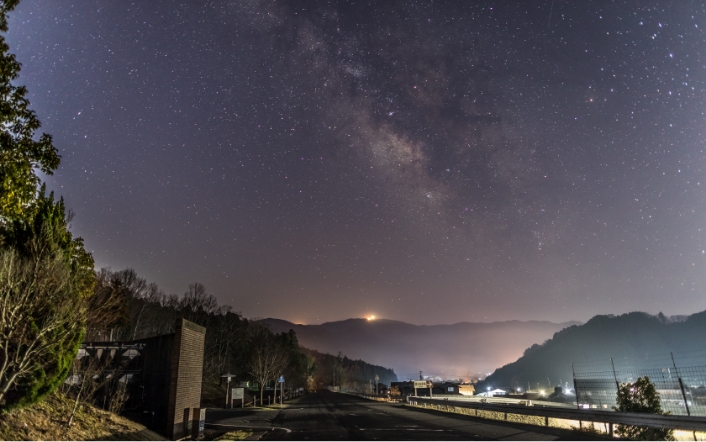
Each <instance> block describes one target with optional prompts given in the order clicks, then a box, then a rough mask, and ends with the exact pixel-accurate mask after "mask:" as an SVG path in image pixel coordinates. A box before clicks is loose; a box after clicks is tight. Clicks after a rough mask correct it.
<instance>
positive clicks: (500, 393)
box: [476, 388, 507, 397]
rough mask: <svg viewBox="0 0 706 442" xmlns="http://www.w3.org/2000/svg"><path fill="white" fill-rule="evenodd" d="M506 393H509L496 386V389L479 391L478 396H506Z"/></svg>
mask: <svg viewBox="0 0 706 442" xmlns="http://www.w3.org/2000/svg"><path fill="white" fill-rule="evenodd" d="M506 394H507V391H506V390H501V389H499V388H496V389H495V390H488V391H482V392H480V393H478V394H477V395H476V396H483V397H494V396H505V395H506Z"/></svg>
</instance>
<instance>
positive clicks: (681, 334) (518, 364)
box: [487, 311, 706, 388]
mask: <svg viewBox="0 0 706 442" xmlns="http://www.w3.org/2000/svg"><path fill="white" fill-rule="evenodd" d="M704 336H706V311H704V312H701V313H695V314H693V315H690V316H672V317H671V318H667V317H665V316H664V315H662V314H661V313H660V314H659V315H656V316H652V315H649V314H647V313H642V312H633V313H627V314H624V315H620V316H612V315H609V316H595V317H593V318H592V319H591V320H589V321H588V322H586V323H585V324H583V325H575V326H572V327H569V328H566V329H564V330H561V331H559V332H557V333H556V334H554V337H553V338H552V339H550V340H548V341H547V342H545V343H544V344H542V345H533V346H531V347H530V348H528V349H527V350H525V353H524V356H522V357H521V358H519V359H518V360H517V361H515V362H513V363H511V364H507V365H505V366H504V367H502V368H499V369H497V370H496V371H495V372H494V373H493V374H492V375H491V376H489V377H488V378H487V383H488V384H490V385H494V386H499V387H511V388H515V387H525V385H526V384H527V382H529V383H530V384H531V386H532V388H534V387H535V385H536V383H540V384H541V385H546V384H549V383H550V382H551V384H553V385H557V384H558V383H559V382H560V381H561V383H562V384H564V383H565V382H568V383H569V384H568V385H569V386H571V384H572V380H573V378H572V372H571V364H572V362H573V363H574V364H575V368H576V370H577V371H581V372H597V371H610V370H612V365H611V358H613V363H614V364H615V367H616V370H621V369H623V368H657V367H667V368H668V367H671V366H672V364H673V362H672V355H671V354H670V353H672V354H673V355H674V358H675V362H676V364H677V366H689V365H706V358H704V356H705V355H706V352H705V350H706V347H704V343H703V342H704Z"/></svg>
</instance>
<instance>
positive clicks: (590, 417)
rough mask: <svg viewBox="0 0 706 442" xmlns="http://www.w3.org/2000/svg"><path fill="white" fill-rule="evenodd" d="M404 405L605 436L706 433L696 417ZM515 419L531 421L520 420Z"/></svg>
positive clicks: (427, 402) (417, 400)
mask: <svg viewBox="0 0 706 442" xmlns="http://www.w3.org/2000/svg"><path fill="white" fill-rule="evenodd" d="M407 403H408V404H409V405H412V406H417V407H421V406H423V407H424V408H430V409H435V410H439V411H445V412H452V413H461V414H465V415H470V416H476V417H481V418H488V419H494V420H503V421H508V422H518V423H530V424H534V425H544V426H549V424H550V419H564V420H569V421H577V422H578V423H579V427H582V425H583V423H584V422H585V423H596V424H607V427H608V428H607V430H608V431H607V432H608V434H610V435H613V427H614V425H631V426H637V427H645V428H665V429H674V430H686V431H706V419H704V418H703V417H697V416H668V415H660V414H643V413H617V412H614V411H602V410H596V409H589V410H579V409H570V408H562V407H549V406H546V407H537V406H534V405H519V404H518V405H514V404H498V403H483V402H475V401H473V402H471V401H456V400H449V399H431V398H428V397H415V396H410V397H408V398H407ZM518 416H525V417H533V419H521V418H518Z"/></svg>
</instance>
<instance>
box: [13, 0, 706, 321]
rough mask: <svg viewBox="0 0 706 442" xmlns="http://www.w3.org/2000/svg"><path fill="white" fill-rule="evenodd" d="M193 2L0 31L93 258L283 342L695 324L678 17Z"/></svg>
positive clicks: (698, 82)
mask: <svg viewBox="0 0 706 442" xmlns="http://www.w3.org/2000/svg"><path fill="white" fill-rule="evenodd" d="M200 3H201V2H189V3H183V4H179V3H176V2H166V1H151V2H140V3H135V4H127V3H125V2H118V3H115V2H108V1H103V0H100V1H96V0H91V1H88V0H85V1H76V2H68V1H67V2H55V3H51V4H42V3H40V2H39V1H38V0H23V2H22V3H21V5H20V7H19V8H18V10H17V11H16V12H15V13H14V15H13V16H12V19H11V22H10V33H9V39H8V40H9V43H10V45H11V48H12V50H13V51H14V52H15V53H16V54H17V56H18V59H19V60H20V61H21V62H22V63H23V71H22V77H21V78H20V82H21V83H22V84H25V85H27V87H28V88H29V91H30V94H31V96H30V99H31V101H32V103H33V108H34V109H35V110H36V111H37V113H38V115H39V117H40V119H41V120H42V121H43V123H44V126H43V129H44V130H46V131H47V132H49V133H52V134H53V135H54V136H55V140H56V145H57V147H58V148H59V149H60V152H61V153H62V156H63V162H62V166H61V168H60V170H59V171H58V172H57V174H56V175H55V176H54V177H51V178H50V180H49V182H50V184H51V186H52V187H53V188H54V189H56V190H57V191H58V192H60V193H61V194H63V195H64V196H65V198H66V199H67V203H68V205H69V206H70V207H72V208H73V209H74V210H75V212H76V218H75V221H74V230H75V231H76V232H77V233H78V234H80V235H82V236H83V237H84V239H85V241H86V245H87V246H88V248H89V249H91V250H92V251H93V253H94V256H95V258H96V261H97V264H98V265H100V266H110V267H112V268H113V269H119V268H123V267H133V268H135V269H136V271H137V272H138V273H139V274H141V275H143V276H145V277H147V278H148V279H149V280H151V281H154V282H157V283H158V284H159V285H160V286H161V287H163V288H164V289H165V290H167V291H170V292H176V293H180V292H183V291H184V290H185V289H186V286H187V285H188V284H189V283H190V282H193V281H199V282H201V283H203V284H205V285H206V287H207V288H208V289H209V290H210V291H211V292H213V293H214V294H215V295H216V296H218V298H219V300H220V301H221V302H222V303H225V304H230V305H232V306H233V307H234V308H235V309H236V310H240V311H242V312H243V313H244V314H245V315H246V316H257V317H266V316H274V317H280V318H284V319H289V320H293V321H298V322H306V323H318V322H322V321H327V320H335V319H342V318H346V317H351V316H354V317H355V316H364V315H367V314H376V315H377V316H380V317H387V318H393V319H400V320H405V321H409V322H414V323H427V324H429V323H451V322H457V321H464V320H469V321H490V320H499V319H549V320H561V321H564V320H569V319H578V320H586V319H588V318H589V317H590V316H592V315H594V314H599V313H622V312H625V311H631V310H643V311H648V312H651V313H657V312H658V311H663V312H664V313H665V314H678V313H690V312H694V311H698V310H703V309H705V308H706V297H705V296H704V290H705V289H706V272H704V270H706V269H705V267H706V252H705V251H704V250H706V232H705V231H704V229H705V228H706V224H705V223H704V220H705V215H706V205H705V204H704V203H705V202H704V197H705V196H706V191H705V190H704V189H705V188H706V180H705V178H706V176H704V161H705V160H706V155H705V154H704V151H703V149H704V142H705V138H706V137H705V135H706V134H705V132H706V125H705V123H706V121H705V120H706V118H705V117H704V111H706V104H704V103H706V100H705V98H706V97H705V95H706V94H705V92H706V53H705V52H706V38H705V36H704V32H703V29H704V27H705V26H706V12H705V9H704V6H703V5H702V4H700V3H697V2H647V1H646V2H640V3H639V4H636V3H626V4H622V3H620V2H608V1H595V2H565V1H554V2H553V6H552V3H551V2H548V1H547V2H463V1H457V2H440V1H433V2H432V1H425V2H361V1H355V2H352V1H351V2H345V1H338V2H336V1H330V2H323V1H322V2H311V1H299V2H298V1H255V0H248V1H245V0H238V1H214V2H211V3H209V4H208V5H201V4H200ZM550 14H551V16H550Z"/></svg>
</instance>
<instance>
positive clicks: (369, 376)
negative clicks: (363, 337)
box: [302, 348, 397, 392]
mask: <svg viewBox="0 0 706 442" xmlns="http://www.w3.org/2000/svg"><path fill="white" fill-rule="evenodd" d="M302 352H304V354H305V355H307V356H308V357H310V358H312V359H313V361H314V365H315V367H316V371H315V372H314V373H313V380H312V383H313V385H314V387H316V388H321V387H326V386H329V385H333V381H334V379H333V377H334V373H335V376H336V379H335V381H336V386H339V387H341V388H342V389H343V390H344V391H353V392H363V391H366V392H367V391H369V390H368V385H369V384H370V383H371V382H373V383H374V382H375V375H378V377H379V378H380V380H379V382H380V383H382V384H385V385H388V386H389V385H390V383H391V382H395V381H397V375H396V374H395V372H394V371H393V370H391V369H389V368H385V367H381V366H379V365H372V364H369V363H367V362H365V361H362V360H360V359H358V360H354V359H350V358H348V357H347V356H345V355H343V354H341V353H339V354H338V355H332V354H328V353H319V352H318V351H316V350H309V349H306V348H302Z"/></svg>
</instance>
